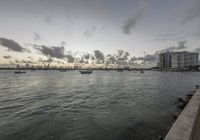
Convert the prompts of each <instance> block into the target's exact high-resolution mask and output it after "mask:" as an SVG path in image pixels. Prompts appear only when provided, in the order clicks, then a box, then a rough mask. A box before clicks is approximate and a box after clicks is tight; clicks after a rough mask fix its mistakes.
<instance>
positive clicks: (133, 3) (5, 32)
mask: <svg viewBox="0 0 200 140" xmlns="http://www.w3.org/2000/svg"><path fill="white" fill-rule="evenodd" d="M199 7H200V1H199V0H190V1H188V0H167V1H164V0H163V1H161V0H124V1H121V0H57V1H54V0H1V1H0V16H1V21H0V26H1V28H0V57H1V62H0V63H4V62H7V61H8V60H12V62H16V61H17V59H18V61H22V60H24V61H27V62H28V61H32V60H34V61H39V59H44V60H47V59H49V58H50V59H51V58H53V59H54V58H55V59H61V60H62V61H63V60H65V59H66V58H67V61H71V60H72V59H73V58H72V57H74V58H76V57H78V58H79V59H81V58H82V57H83V56H84V55H87V54H91V57H92V54H93V56H94V57H95V52H94V51H95V50H96V53H97V54H96V56H97V57H98V52H100V57H101V53H103V54H104V57H107V55H108V54H111V55H112V56H117V55H119V54H118V53H119V50H124V54H123V55H122V56H120V57H128V58H129V59H131V58H132V59H134V58H135V57H136V58H141V57H143V58H145V59H146V60H148V59H149V60H148V61H151V62H152V63H153V62H154V60H155V58H154V57H155V56H157V54H158V52H162V51H167V50H169V51H183V50H187V51H194V52H200V42H199V39H200V24H199V23H200V22H199V21H200V9H199ZM126 52H128V53H129V55H128V56H127V54H126ZM113 54H115V55H113ZM108 57H109V56H108ZM120 57H119V56H118V58H119V59H121V58H120ZM31 59H32V60H31ZM95 59H98V58H96V57H95ZM111 59H112V58H111Z"/></svg>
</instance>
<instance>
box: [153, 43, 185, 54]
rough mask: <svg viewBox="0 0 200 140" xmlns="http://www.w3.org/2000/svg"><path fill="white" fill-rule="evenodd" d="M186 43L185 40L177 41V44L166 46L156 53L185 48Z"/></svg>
mask: <svg viewBox="0 0 200 140" xmlns="http://www.w3.org/2000/svg"><path fill="white" fill-rule="evenodd" d="M186 43H187V41H185V40H183V41H179V42H178V46H172V47H168V48H165V49H162V50H159V51H157V52H156V53H163V52H167V51H179V50H183V49H187V48H188V47H187V46H186Z"/></svg>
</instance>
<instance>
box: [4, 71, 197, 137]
mask: <svg viewBox="0 0 200 140" xmlns="http://www.w3.org/2000/svg"><path fill="white" fill-rule="evenodd" d="M199 83H200V73H198V72H194V73H192V72H188V73H184V72H182V73H170V72H169V73H164V72H152V71H145V72H144V74H141V73H139V72H138V73H134V72H128V71H127V72H126V71H125V72H116V71H107V72H106V71H94V72H93V74H91V75H81V74H79V72H78V71H70V72H58V71H35V72H31V71H28V72H27V73H26V74H21V75H15V74H14V73H13V71H0V139H1V140H131V139H134V140H151V139H152V140H156V139H158V136H159V135H165V134H166V133H167V131H168V129H169V128H170V126H171V124H172V122H173V115H174V114H175V113H176V112H177V111H178V109H177V107H176V105H175V104H174V103H175V102H176V98H177V97H184V96H185V95H186V94H189V93H192V92H193V90H194V88H195V85H197V84H199Z"/></svg>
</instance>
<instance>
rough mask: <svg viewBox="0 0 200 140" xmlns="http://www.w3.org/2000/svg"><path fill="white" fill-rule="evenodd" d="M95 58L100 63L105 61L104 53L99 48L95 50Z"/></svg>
mask: <svg viewBox="0 0 200 140" xmlns="http://www.w3.org/2000/svg"><path fill="white" fill-rule="evenodd" d="M94 55H95V58H96V59H97V61H98V63H103V62H104V54H103V52H101V51H99V50H95V51H94Z"/></svg>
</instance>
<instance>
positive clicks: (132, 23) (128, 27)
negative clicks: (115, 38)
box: [121, 0, 147, 35]
mask: <svg viewBox="0 0 200 140" xmlns="http://www.w3.org/2000/svg"><path fill="white" fill-rule="evenodd" d="M146 5H147V1H145V0H143V1H140V3H139V10H138V11H137V13H136V14H135V15H133V16H132V17H130V18H129V19H127V20H126V21H125V22H124V25H123V26H122V27H121V28H122V33H124V34H126V35H129V34H131V32H132V30H133V29H135V28H136V26H137V24H138V21H139V20H140V19H141V18H142V16H143V14H144V11H145V8H146Z"/></svg>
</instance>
